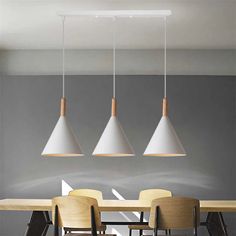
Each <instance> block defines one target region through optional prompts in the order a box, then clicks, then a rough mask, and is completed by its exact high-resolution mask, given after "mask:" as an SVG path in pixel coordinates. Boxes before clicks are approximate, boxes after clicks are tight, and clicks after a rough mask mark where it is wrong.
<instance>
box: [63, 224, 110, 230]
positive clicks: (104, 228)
mask: <svg viewBox="0 0 236 236" xmlns="http://www.w3.org/2000/svg"><path fill="white" fill-rule="evenodd" d="M64 229H65V230H66V231H91V228H76V229H75V228H73V229H72V228H64ZM106 229H107V226H106V225H101V226H99V227H97V231H106Z"/></svg>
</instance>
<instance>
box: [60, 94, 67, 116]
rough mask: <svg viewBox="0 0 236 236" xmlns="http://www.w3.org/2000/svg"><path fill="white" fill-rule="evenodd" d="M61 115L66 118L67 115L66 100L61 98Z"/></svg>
mask: <svg viewBox="0 0 236 236" xmlns="http://www.w3.org/2000/svg"><path fill="white" fill-rule="evenodd" d="M60 115H61V116H65V115H66V98H65V97H62V98H61V108H60Z"/></svg>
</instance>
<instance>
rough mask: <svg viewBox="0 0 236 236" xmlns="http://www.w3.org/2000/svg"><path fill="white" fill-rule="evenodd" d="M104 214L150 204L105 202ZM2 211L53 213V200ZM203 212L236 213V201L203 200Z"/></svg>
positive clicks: (6, 202) (8, 203)
mask: <svg viewBox="0 0 236 236" xmlns="http://www.w3.org/2000/svg"><path fill="white" fill-rule="evenodd" d="M99 208H100V210H101V211H103V212H119V211H149V210H150V202H148V201H139V200H103V201H101V202H100V203H99ZM0 210H1V211H51V210H52V200H51V199H3V200H0ZM200 210H201V212H236V200H201V201H200Z"/></svg>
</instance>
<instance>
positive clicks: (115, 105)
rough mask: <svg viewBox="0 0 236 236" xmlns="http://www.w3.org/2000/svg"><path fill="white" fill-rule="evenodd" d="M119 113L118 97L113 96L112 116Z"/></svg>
mask: <svg viewBox="0 0 236 236" xmlns="http://www.w3.org/2000/svg"><path fill="white" fill-rule="evenodd" d="M116 114H117V104H116V99H115V98H114V97H113V98H112V100H111V116H116Z"/></svg>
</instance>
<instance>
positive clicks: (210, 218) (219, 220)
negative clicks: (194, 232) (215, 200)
mask: <svg viewBox="0 0 236 236" xmlns="http://www.w3.org/2000/svg"><path fill="white" fill-rule="evenodd" d="M201 225H204V226H206V227H207V230H208V233H209V235H210V236H228V232H227V228H226V225H225V222H224V218H223V215H222V213H221V212H209V213H208V215H207V219H206V222H203V223H201Z"/></svg>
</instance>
